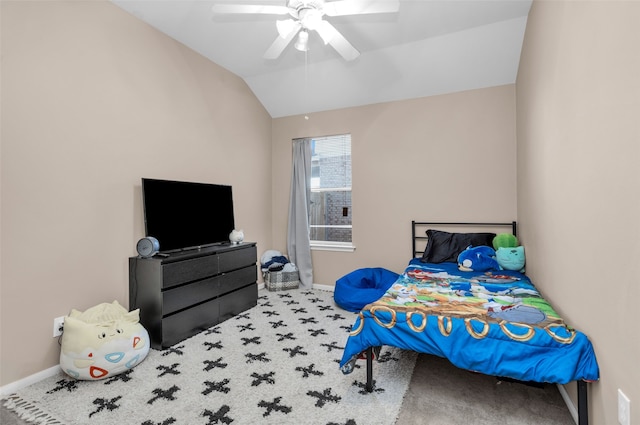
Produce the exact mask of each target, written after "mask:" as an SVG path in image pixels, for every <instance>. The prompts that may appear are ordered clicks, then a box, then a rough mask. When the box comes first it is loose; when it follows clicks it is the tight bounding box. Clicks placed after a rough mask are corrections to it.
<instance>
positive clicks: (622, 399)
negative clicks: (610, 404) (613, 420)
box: [618, 388, 631, 425]
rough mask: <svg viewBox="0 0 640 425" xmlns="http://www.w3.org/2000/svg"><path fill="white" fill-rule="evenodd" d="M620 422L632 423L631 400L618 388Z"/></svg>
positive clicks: (624, 423)
mask: <svg viewBox="0 0 640 425" xmlns="http://www.w3.org/2000/svg"><path fill="white" fill-rule="evenodd" d="M618 423H619V424H620V425H631V402H630V401H629V397H627V396H626V395H624V393H623V392H622V390H621V389H620V388H618Z"/></svg>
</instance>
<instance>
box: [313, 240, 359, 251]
mask: <svg viewBox="0 0 640 425" xmlns="http://www.w3.org/2000/svg"><path fill="white" fill-rule="evenodd" d="M311 250H312V251H338V252H353V251H355V250H356V247H355V245H353V244H345V243H331V242H311Z"/></svg>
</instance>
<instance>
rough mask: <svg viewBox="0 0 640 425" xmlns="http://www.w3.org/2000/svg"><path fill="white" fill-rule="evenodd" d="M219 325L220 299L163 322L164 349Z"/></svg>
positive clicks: (173, 315) (175, 315)
mask: <svg viewBox="0 0 640 425" xmlns="http://www.w3.org/2000/svg"><path fill="white" fill-rule="evenodd" d="M218 323H219V300H218V298H216V299H214V300H211V301H207V302H206V303H203V304H200V305H197V306H195V307H192V308H190V309H188V310H184V311H181V312H179V313H176V314H172V315H171V316H168V317H165V318H164V319H163V320H162V348H167V347H170V346H172V345H174V344H176V343H178V342H180V341H182V340H183V339H185V338H189V337H190V336H193V335H195V334H197V333H199V332H201V331H203V330H205V329H208V328H210V327H212V326H214V325H217V324H218Z"/></svg>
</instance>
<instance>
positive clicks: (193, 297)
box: [162, 276, 220, 316]
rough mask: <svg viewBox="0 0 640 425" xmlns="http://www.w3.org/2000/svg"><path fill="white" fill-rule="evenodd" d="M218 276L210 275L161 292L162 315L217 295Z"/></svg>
mask: <svg viewBox="0 0 640 425" xmlns="http://www.w3.org/2000/svg"><path fill="white" fill-rule="evenodd" d="M219 279H220V276H215V277H210V278H207V279H203V280H200V281H197V282H192V283H189V284H187V285H183V286H178V287H174V288H171V289H167V290H165V291H163V292H162V315H163V316H166V315H167V314H171V313H174V312H176V311H178V310H182V309H184V308H187V307H191V306H192V305H194V304H199V303H201V302H203V301H207V300H210V299H212V298H215V297H217V296H218V294H219V293H220V292H219V289H218V288H219V285H218V280H219Z"/></svg>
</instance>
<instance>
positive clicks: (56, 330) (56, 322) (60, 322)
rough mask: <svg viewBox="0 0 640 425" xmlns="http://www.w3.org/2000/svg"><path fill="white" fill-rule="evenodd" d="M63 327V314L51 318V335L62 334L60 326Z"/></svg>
mask: <svg viewBox="0 0 640 425" xmlns="http://www.w3.org/2000/svg"><path fill="white" fill-rule="evenodd" d="M63 327H64V316H60V317H56V318H55V319H53V337H54V338H55V337H57V336H60V335H62V328H63Z"/></svg>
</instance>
